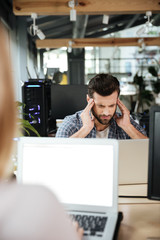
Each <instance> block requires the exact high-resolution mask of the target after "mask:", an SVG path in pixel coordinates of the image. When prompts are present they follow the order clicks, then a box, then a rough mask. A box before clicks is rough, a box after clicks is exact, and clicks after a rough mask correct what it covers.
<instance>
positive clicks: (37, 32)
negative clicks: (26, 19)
mask: <svg viewBox="0 0 160 240" xmlns="http://www.w3.org/2000/svg"><path fill="white" fill-rule="evenodd" d="M31 18H32V19H33V24H32V25H31V26H30V34H31V35H32V36H36V35H37V36H38V37H39V39H41V40H43V39H45V37H46V36H45V35H44V33H43V32H42V31H41V30H40V29H39V28H38V26H37V25H36V18H37V14H36V13H32V14H31Z"/></svg>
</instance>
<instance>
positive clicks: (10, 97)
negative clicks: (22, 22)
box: [0, 22, 16, 178]
mask: <svg viewBox="0 0 160 240" xmlns="http://www.w3.org/2000/svg"><path fill="white" fill-rule="evenodd" d="M0 36H1V37H0V178H3V177H4V175H5V173H6V167H7V165H8V162H9V158H10V154H11V150H12V144H13V137H14V134H15V128H16V106H15V102H14V91H13V79H12V72H11V63H10V59H9V51H8V49H9V46H7V44H6V40H7V39H6V32H5V30H4V28H3V26H2V23H1V22H0ZM7 48H8V49H7Z"/></svg>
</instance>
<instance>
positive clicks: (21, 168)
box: [17, 137, 118, 240]
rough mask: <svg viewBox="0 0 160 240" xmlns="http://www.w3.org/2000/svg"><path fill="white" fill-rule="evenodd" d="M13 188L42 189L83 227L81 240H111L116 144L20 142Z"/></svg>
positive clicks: (32, 139)
mask: <svg viewBox="0 0 160 240" xmlns="http://www.w3.org/2000/svg"><path fill="white" fill-rule="evenodd" d="M17 179H18V182H19V183H25V184H40V185H44V186H47V187H48V188H49V189H51V191H53V192H54V193H55V194H56V196H57V197H58V199H59V201H60V202H62V204H64V207H65V208H66V210H67V211H68V213H69V214H70V215H71V216H72V218H73V219H75V220H77V221H78V222H79V225H80V226H82V227H83V228H84V237H83V240H92V239H93V240H99V239H102V240H104V239H105V240H111V239H113V235H114V231H115V227H116V222H117V216H118V212H117V211H118V210H117V207H118V196H117V193H118V186H117V185H118V141H117V140H111V139H77V138H76V139H73V138H69V139H62V138H49V137H48V138H45V137H44V138H38V137H22V138H20V140H19V142H18V166H17Z"/></svg>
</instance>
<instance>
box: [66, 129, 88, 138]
mask: <svg viewBox="0 0 160 240" xmlns="http://www.w3.org/2000/svg"><path fill="white" fill-rule="evenodd" d="M90 131H91V130H88V129H87V128H85V127H81V129H80V130H79V131H78V132H76V133H74V134H73V135H72V136H70V138H85V137H86V136H87V135H88V134H89V133H90Z"/></svg>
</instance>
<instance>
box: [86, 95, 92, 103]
mask: <svg viewBox="0 0 160 240" xmlns="http://www.w3.org/2000/svg"><path fill="white" fill-rule="evenodd" d="M90 99H91V98H90V97H89V95H88V94H87V96H86V100H87V102H89V100H90Z"/></svg>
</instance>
